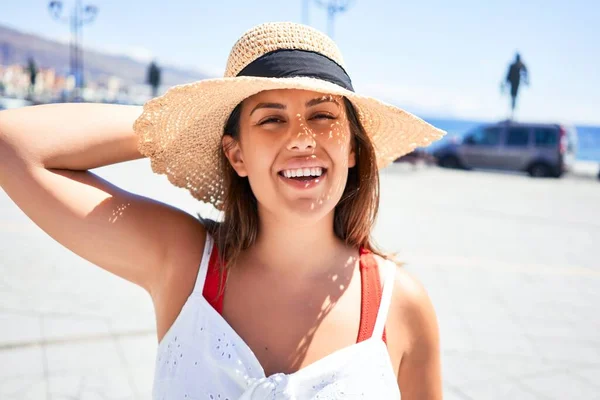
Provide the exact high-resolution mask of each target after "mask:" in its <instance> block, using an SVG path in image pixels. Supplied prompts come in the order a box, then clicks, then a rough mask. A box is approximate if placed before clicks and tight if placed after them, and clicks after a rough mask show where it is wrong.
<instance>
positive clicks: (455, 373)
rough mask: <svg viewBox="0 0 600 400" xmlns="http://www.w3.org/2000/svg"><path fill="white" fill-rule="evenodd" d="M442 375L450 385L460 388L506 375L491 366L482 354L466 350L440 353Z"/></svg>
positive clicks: (497, 379)
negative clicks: (474, 353)
mask: <svg viewBox="0 0 600 400" xmlns="http://www.w3.org/2000/svg"><path fill="white" fill-rule="evenodd" d="M442 377H443V380H444V382H447V383H448V384H449V385H451V386H452V387H456V388H460V387H463V386H464V385H467V384H473V383H490V384H492V383H493V382H497V381H499V380H501V379H504V378H505V377H506V375H505V374H502V373H501V372H500V371H498V370H497V369H495V368H493V367H491V366H490V365H489V363H488V361H487V358H486V357H485V356H484V357H482V356H477V355H473V353H466V352H443V353H442Z"/></svg>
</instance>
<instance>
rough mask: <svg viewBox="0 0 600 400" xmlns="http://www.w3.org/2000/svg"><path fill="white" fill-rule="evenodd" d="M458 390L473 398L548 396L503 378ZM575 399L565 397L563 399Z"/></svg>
mask: <svg viewBox="0 0 600 400" xmlns="http://www.w3.org/2000/svg"><path fill="white" fill-rule="evenodd" d="M459 389H460V391H461V392H462V393H464V394H466V395H467V396H469V398H470V399H473V400H505V399H511V400H512V399H515V400H547V399H548V397H545V396H543V395H540V394H538V393H534V392H531V391H530V390H528V388H527V387H524V386H523V385H521V384H520V383H519V382H515V381H514V380H511V379H503V380H500V381H495V382H493V383H490V384H485V383H478V384H472V385H465V386H460V388H459ZM567 398H568V399H575V397H565V398H564V399H567Z"/></svg>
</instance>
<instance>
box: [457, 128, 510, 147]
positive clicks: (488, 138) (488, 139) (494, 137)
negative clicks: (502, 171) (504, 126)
mask: <svg viewBox="0 0 600 400" xmlns="http://www.w3.org/2000/svg"><path fill="white" fill-rule="evenodd" d="M500 129H501V128H498V127H488V128H483V127H480V128H477V129H475V130H474V131H473V132H471V133H470V134H468V135H467V136H465V141H464V143H466V144H470V145H476V146H497V145H498V144H499V143H500Z"/></svg>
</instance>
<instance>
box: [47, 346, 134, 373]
mask: <svg viewBox="0 0 600 400" xmlns="http://www.w3.org/2000/svg"><path fill="white" fill-rule="evenodd" d="M44 351H45V356H46V360H47V369H48V373H49V374H51V375H62V374H66V375H68V374H75V373H82V374H83V373H88V372H101V371H110V370H115V371H116V370H118V369H120V368H121V367H122V360H121V357H120V355H119V350H118V348H117V347H116V346H115V343H114V342H113V340H112V339H108V340H99V341H92V342H77V343H60V344H52V345H49V346H45V349H44Z"/></svg>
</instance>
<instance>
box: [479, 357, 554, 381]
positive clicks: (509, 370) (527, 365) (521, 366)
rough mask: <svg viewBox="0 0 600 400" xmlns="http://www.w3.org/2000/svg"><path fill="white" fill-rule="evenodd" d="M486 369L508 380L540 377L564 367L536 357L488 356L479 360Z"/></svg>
mask: <svg viewBox="0 0 600 400" xmlns="http://www.w3.org/2000/svg"><path fill="white" fill-rule="evenodd" d="M481 363H482V364H483V365H487V368H488V369H491V370H495V371H498V373H500V374H502V375H504V376H507V377H509V378H516V379H519V378H522V377H525V376H533V375H540V374H544V373H551V372H553V371H556V370H558V369H560V368H562V367H564V365H563V364H562V363H561V362H560V361H556V362H549V361H545V360H541V359H540V357H538V356H533V357H523V356H505V355H502V356H493V355H488V356H486V358H484V359H482V360H481Z"/></svg>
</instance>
